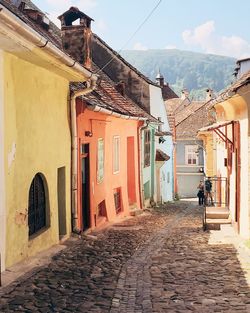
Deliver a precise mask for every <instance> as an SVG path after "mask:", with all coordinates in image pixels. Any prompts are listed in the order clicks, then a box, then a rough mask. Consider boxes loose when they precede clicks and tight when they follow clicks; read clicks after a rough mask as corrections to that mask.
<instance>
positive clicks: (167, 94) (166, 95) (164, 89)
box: [162, 84, 178, 100]
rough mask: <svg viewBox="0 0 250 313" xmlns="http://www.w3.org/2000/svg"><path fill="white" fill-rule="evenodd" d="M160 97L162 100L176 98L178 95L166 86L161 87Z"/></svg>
mask: <svg viewBox="0 0 250 313" xmlns="http://www.w3.org/2000/svg"><path fill="white" fill-rule="evenodd" d="M162 97H163V100H168V99H173V98H178V95H177V94H176V93H175V92H174V91H173V89H171V88H170V87H169V85H168V84H164V85H163V86H162Z"/></svg>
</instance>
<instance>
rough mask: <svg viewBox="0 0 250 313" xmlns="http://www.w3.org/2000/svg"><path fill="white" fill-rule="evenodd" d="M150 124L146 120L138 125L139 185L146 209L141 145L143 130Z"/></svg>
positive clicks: (141, 199)
mask: <svg viewBox="0 0 250 313" xmlns="http://www.w3.org/2000/svg"><path fill="white" fill-rule="evenodd" d="M148 125H149V121H148V120H147V121H145V123H144V124H143V125H142V126H140V127H138V171H139V175H138V176H139V187H140V190H139V191H140V203H141V209H144V205H145V203H144V196H143V195H144V185H143V166H142V155H141V153H142V152H141V151H142V149H141V146H142V132H143V130H145V129H147V128H148Z"/></svg>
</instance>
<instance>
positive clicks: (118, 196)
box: [114, 188, 122, 214]
mask: <svg viewBox="0 0 250 313" xmlns="http://www.w3.org/2000/svg"><path fill="white" fill-rule="evenodd" d="M114 202H115V211H116V214H119V213H120V212H121V211H122V199H121V188H116V189H114Z"/></svg>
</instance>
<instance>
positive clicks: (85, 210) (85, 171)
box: [81, 144, 90, 230]
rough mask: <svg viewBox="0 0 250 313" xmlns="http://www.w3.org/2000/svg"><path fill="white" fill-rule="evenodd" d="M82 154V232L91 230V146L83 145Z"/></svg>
mask: <svg viewBox="0 0 250 313" xmlns="http://www.w3.org/2000/svg"><path fill="white" fill-rule="evenodd" d="M81 152H82V154H81V210H82V230H86V229H88V228H90V185H89V178H90V177H89V144H82V151H81Z"/></svg>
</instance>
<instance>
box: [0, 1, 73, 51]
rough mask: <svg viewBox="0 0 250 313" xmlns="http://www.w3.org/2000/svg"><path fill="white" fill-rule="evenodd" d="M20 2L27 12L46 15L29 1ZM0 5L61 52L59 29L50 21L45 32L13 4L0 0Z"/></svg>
mask: <svg viewBox="0 0 250 313" xmlns="http://www.w3.org/2000/svg"><path fill="white" fill-rule="evenodd" d="M22 2H25V8H27V9H29V10H30V9H32V10H36V11H38V12H40V13H41V14H43V15H46V14H45V13H44V12H42V11H41V10H40V9H39V8H38V7H37V6H35V5H34V3H33V2H31V1H30V0H23V1H22ZM0 4H2V5H3V6H5V7H6V8H7V9H8V10H9V11H11V12H12V13H13V14H14V15H16V16H17V17H18V18H20V19H21V20H22V21H23V22H24V23H26V24H27V25H29V26H30V27H31V28H32V29H34V30H35V31H36V32H37V33H39V34H40V35H41V36H43V37H44V38H46V39H47V40H48V41H50V42H51V43H53V44H54V45H55V46H56V47H57V48H59V49H60V50H62V51H63V48H62V39H61V32H60V29H59V28H58V27H57V26H56V25H55V24H54V23H53V22H51V21H50V24H49V30H46V29H44V28H43V27H42V26H41V25H39V24H38V23H36V22H35V21H34V20H33V19H32V18H31V17H29V16H28V15H27V14H25V11H24V12H22V11H21V10H19V9H18V8H17V7H16V6H15V5H14V4H11V3H9V2H8V1H7V0H0ZM63 52H64V51H63ZM64 53H65V52H64ZM65 54H67V53H65Z"/></svg>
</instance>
